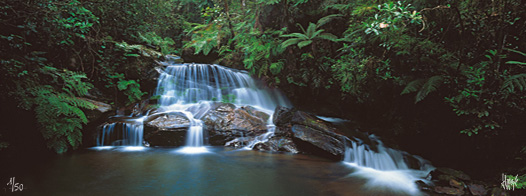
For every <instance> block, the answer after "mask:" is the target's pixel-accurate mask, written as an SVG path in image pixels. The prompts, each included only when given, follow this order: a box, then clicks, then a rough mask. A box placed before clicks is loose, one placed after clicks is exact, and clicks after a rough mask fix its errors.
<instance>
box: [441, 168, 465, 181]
mask: <svg viewBox="0 0 526 196" xmlns="http://www.w3.org/2000/svg"><path fill="white" fill-rule="evenodd" d="M436 172H437V173H439V174H447V175H450V176H453V177H455V178H457V179H460V180H471V177H469V176H468V175H467V174H466V173H464V172H462V171H458V170H455V169H451V168H445V167H441V168H437V169H436Z"/></svg>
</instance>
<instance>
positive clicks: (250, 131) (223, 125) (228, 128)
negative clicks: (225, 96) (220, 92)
mask: <svg viewBox="0 0 526 196" xmlns="http://www.w3.org/2000/svg"><path fill="white" fill-rule="evenodd" d="M189 109H190V110H192V109H191V108H189ZM268 118H269V115H268V114H266V113H264V112H261V111H257V110H256V109H254V108H252V107H240V108H237V107H236V106H235V105H233V104H230V103H219V102H216V103H212V104H210V107H209V109H208V111H207V112H206V113H205V114H204V115H203V117H202V118H201V120H202V121H203V125H204V130H206V131H207V132H208V134H209V142H210V144H212V145H224V144H225V143H226V142H227V141H231V140H233V139H235V138H237V137H245V136H255V135H259V134H262V133H264V132H266V130H267V120H268Z"/></svg>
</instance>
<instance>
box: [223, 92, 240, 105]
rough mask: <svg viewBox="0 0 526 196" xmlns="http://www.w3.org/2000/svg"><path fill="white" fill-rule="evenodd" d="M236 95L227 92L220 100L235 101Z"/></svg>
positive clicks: (224, 101)
mask: <svg viewBox="0 0 526 196" xmlns="http://www.w3.org/2000/svg"><path fill="white" fill-rule="evenodd" d="M236 99H237V97H236V95H234V94H228V95H225V96H222V97H221V102H223V103H235V102H236Z"/></svg>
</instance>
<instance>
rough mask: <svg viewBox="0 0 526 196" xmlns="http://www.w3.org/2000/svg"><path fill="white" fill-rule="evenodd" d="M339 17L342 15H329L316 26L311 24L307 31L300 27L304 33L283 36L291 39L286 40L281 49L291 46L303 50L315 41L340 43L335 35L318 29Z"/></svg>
mask: <svg viewBox="0 0 526 196" xmlns="http://www.w3.org/2000/svg"><path fill="white" fill-rule="evenodd" d="M338 16H341V15H338V14H335V15H329V16H326V17H323V18H321V19H320V20H318V22H317V23H316V24H314V23H309V26H308V27H307V30H305V29H304V28H303V26H301V25H298V26H299V27H300V29H301V31H302V32H303V33H291V34H286V35H281V37H287V38H289V39H288V40H285V41H284V42H283V43H281V47H283V48H287V47H289V46H291V45H297V46H298V48H300V49H301V48H303V47H305V46H308V45H310V44H312V43H313V42H314V41H315V40H329V41H338V38H337V37H336V36H335V35H333V34H331V33H323V32H324V31H325V30H323V29H318V28H320V27H321V26H323V25H324V24H327V23H328V22H329V21H331V20H332V19H333V18H335V17H338Z"/></svg>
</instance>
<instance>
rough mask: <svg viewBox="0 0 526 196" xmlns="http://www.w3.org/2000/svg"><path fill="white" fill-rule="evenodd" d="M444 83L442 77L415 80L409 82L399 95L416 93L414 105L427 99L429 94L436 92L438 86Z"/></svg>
mask: <svg viewBox="0 0 526 196" xmlns="http://www.w3.org/2000/svg"><path fill="white" fill-rule="evenodd" d="M443 83H444V77H443V76H432V77H430V78H428V79H417V80H413V81H411V82H409V83H408V84H407V86H406V87H405V88H404V90H403V91H402V93H400V94H401V95H404V94H408V93H412V92H417V93H416V96H415V103H418V102H420V101H422V100H424V98H426V97H427V95H429V94H430V93H432V92H434V91H437V90H438V88H439V87H440V85H442V84H443Z"/></svg>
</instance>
